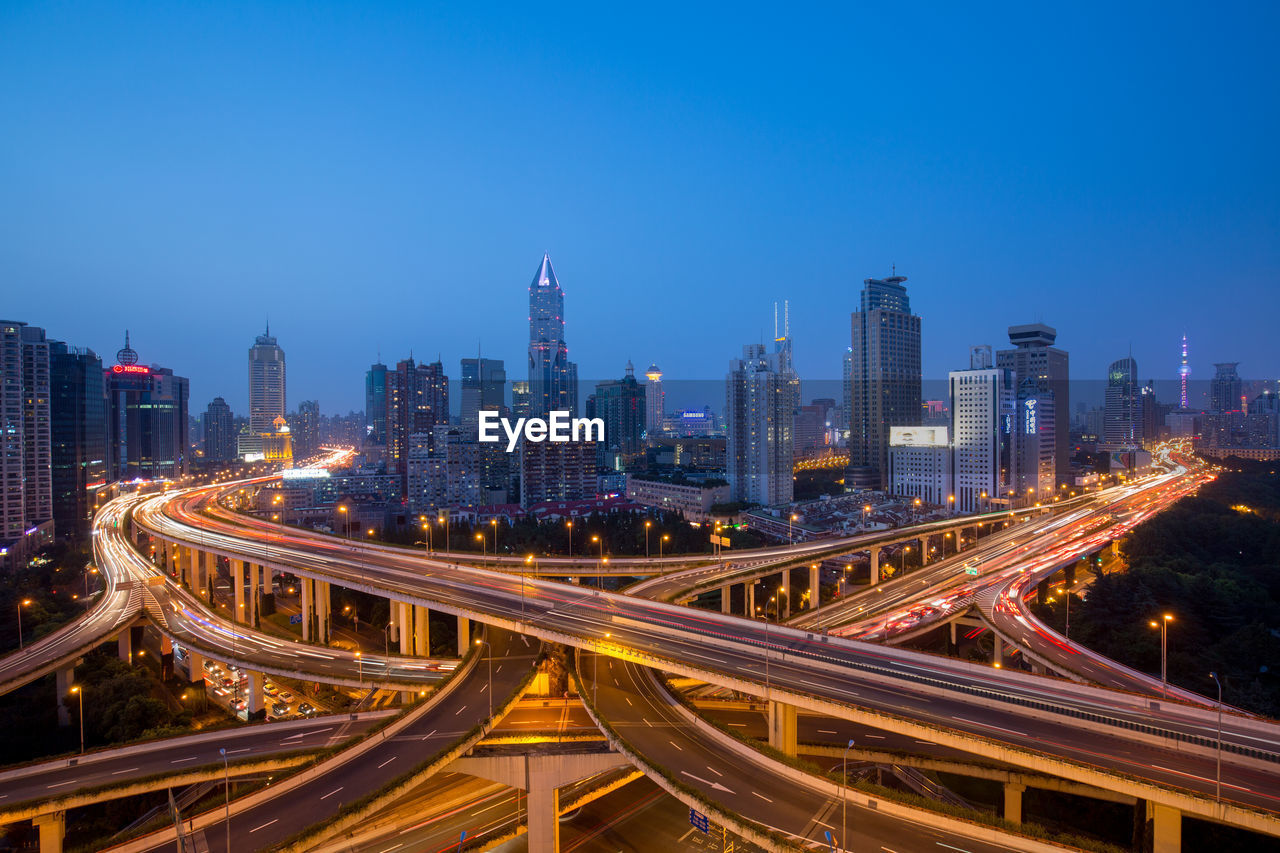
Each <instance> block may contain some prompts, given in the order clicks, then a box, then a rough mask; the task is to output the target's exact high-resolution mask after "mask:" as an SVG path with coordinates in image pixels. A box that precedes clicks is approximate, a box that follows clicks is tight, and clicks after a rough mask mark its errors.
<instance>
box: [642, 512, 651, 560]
mask: <svg viewBox="0 0 1280 853" xmlns="http://www.w3.org/2000/svg"><path fill="white" fill-rule="evenodd" d="M652 526H653V522H652V521H649V520H648V519H645V522H644V558H645V559H646V560H647V559H649V528H650V527H652Z"/></svg>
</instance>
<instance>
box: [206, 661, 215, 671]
mask: <svg viewBox="0 0 1280 853" xmlns="http://www.w3.org/2000/svg"><path fill="white" fill-rule="evenodd" d="M217 668H218V665H217V664H216V663H214V662H213V661H211V660H207V661H205V662H204V671H205V672H213V671H214V670H215V669H217Z"/></svg>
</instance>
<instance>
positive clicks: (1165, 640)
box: [1151, 613, 1173, 693]
mask: <svg viewBox="0 0 1280 853" xmlns="http://www.w3.org/2000/svg"><path fill="white" fill-rule="evenodd" d="M1172 621H1173V616H1172V615H1170V614H1168V613H1166V614H1164V616H1163V618H1161V619H1160V621H1158V622H1157V621H1154V620H1153V621H1152V622H1151V627H1152V628H1159V629H1160V686H1161V689H1162V690H1164V692H1165V693H1168V692H1169V623H1170V622H1172Z"/></svg>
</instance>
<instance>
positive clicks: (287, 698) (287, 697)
mask: <svg viewBox="0 0 1280 853" xmlns="http://www.w3.org/2000/svg"><path fill="white" fill-rule="evenodd" d="M276 698H277V699H279V700H280V701H281V702H292V701H293V694H292V693H290V692H289V691H288V690H281V691H280V692H279V693H277V694H276Z"/></svg>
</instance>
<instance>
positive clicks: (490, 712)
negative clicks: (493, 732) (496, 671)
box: [476, 639, 493, 720]
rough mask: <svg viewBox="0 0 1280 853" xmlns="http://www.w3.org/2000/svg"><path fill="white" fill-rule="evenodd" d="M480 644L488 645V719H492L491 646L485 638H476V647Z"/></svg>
mask: <svg viewBox="0 0 1280 853" xmlns="http://www.w3.org/2000/svg"><path fill="white" fill-rule="evenodd" d="M480 646H488V647H489V657H488V658H486V660H488V662H489V687H488V691H489V719H490V720H492V719H493V646H490V645H489V643H488V642H487V641H486V640H479V639H478V640H476V647H477V648H479V647H480Z"/></svg>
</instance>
